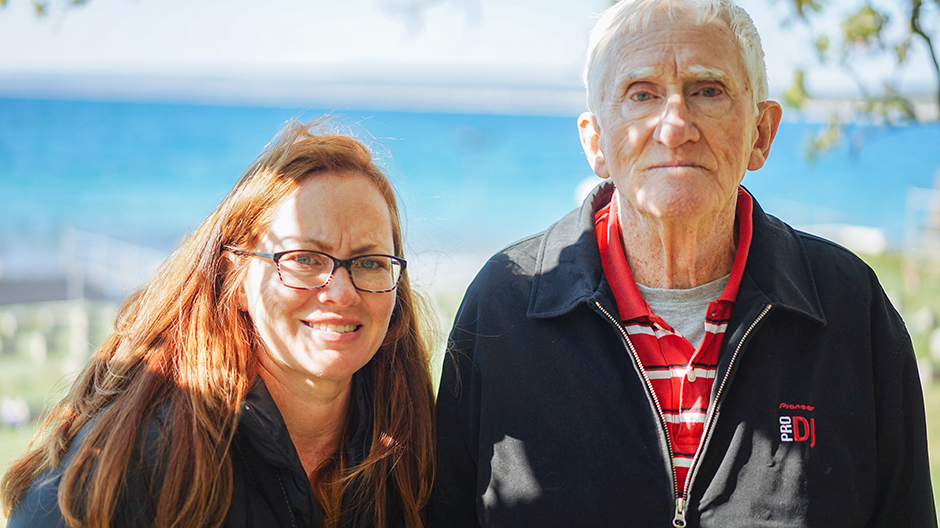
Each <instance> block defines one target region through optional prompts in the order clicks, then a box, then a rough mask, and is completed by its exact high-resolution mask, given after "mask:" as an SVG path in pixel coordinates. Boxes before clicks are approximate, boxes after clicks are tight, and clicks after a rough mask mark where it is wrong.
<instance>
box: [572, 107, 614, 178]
mask: <svg viewBox="0 0 940 528" xmlns="http://www.w3.org/2000/svg"><path fill="white" fill-rule="evenodd" d="M578 133H579V134H580V135H581V148H583V149H584V155H585V156H587V161H588V164H589V165H590V166H591V168H592V169H594V174H597V175H598V176H600V177H601V178H604V179H607V178H609V177H610V173H609V172H607V164H606V163H605V160H604V153H603V152H601V149H600V139H601V129H600V127H599V126H598V125H597V117H596V116H595V115H594V114H593V113H591V112H584V113H583V114H581V115H580V116H579V117H578Z"/></svg>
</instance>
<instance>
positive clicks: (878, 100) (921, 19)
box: [775, 0, 940, 157]
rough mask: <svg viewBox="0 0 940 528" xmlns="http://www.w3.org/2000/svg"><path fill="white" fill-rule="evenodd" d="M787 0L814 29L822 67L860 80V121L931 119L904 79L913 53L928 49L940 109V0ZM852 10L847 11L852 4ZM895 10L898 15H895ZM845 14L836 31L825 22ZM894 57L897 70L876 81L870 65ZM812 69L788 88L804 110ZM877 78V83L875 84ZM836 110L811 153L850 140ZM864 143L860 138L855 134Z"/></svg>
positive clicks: (787, 98)
mask: <svg viewBox="0 0 940 528" xmlns="http://www.w3.org/2000/svg"><path fill="white" fill-rule="evenodd" d="M775 1H778V2H779V1H784V2H787V3H788V4H789V5H790V7H791V9H792V13H793V15H794V17H795V18H796V19H797V20H799V21H800V22H801V23H803V24H806V25H807V26H808V27H810V28H811V30H812V31H813V33H814V37H813V46H814V47H815V50H816V58H817V60H818V62H819V64H820V65H822V66H824V67H826V68H836V69H838V70H840V71H842V72H844V73H845V74H847V76H848V77H849V78H850V79H852V81H853V82H854V83H855V85H856V87H857V90H858V96H859V102H858V103H857V104H856V105H855V108H854V110H855V115H854V116H852V117H854V118H855V120H856V121H861V122H862V123H866V122H867V123H869V124H872V125H895V124H900V123H904V122H910V121H914V120H918V119H920V120H925V119H927V118H928V117H927V116H924V115H918V114H917V111H916V107H915V105H914V103H913V101H912V100H911V97H910V94H904V93H902V90H901V88H900V79H901V76H902V74H903V73H904V72H905V71H907V70H908V69H909V68H910V67H911V61H910V57H911V51H912V50H913V49H914V48H915V47H918V46H919V47H921V49H922V50H924V51H925V52H926V53H927V55H928V57H929V59H930V61H931V63H932V65H933V84H932V92H931V93H930V97H931V98H932V99H933V105H936V108H937V109H938V110H937V111H940V60H938V55H937V54H938V51H940V50H938V49H937V42H936V37H937V34H938V32H940V0H890V2H891V3H890V4H888V5H882V6H878V5H876V4H875V3H874V2H873V1H872V0H858V1H853V2H851V3H846V2H842V3H839V4H837V3H835V2H833V1H832V0H828V1H827V0H775ZM847 5H848V6H849V7H850V10H849V11H847V12H846V11H843V10H844V9H845V7H846V6H847ZM892 14H893V16H892ZM833 17H841V20H840V21H839V24H838V26H837V27H835V29H833V25H832V24H829V30H828V31H826V30H819V29H816V28H819V27H822V26H824V24H822V23H821V22H823V21H824V20H829V21H832V20H833ZM878 59H881V60H888V61H890V62H891V63H892V65H893V72H892V74H891V75H890V76H889V77H888V78H885V79H873V78H872V75H871V72H870V71H868V68H869V66H870V65H871V63H872V61H874V60H878ZM807 75H808V74H807V73H806V72H804V71H802V70H798V71H795V72H794V74H793V80H792V81H791V84H790V86H789V87H788V88H787V90H786V91H785V92H784V96H783V102H784V104H786V105H789V106H792V107H795V108H802V107H803V106H804V105H805V104H806V103H807V102H808V101H810V100H812V99H813V97H812V95H811V94H810V93H809V92H808V91H807V89H806V81H807ZM873 82H874V83H875V84H873ZM845 118H846V116H839V115H836V114H834V115H833V116H832V117H831V119H830V122H829V124H828V126H827V127H826V128H824V129H823V130H821V131H820V133H819V134H818V135H817V136H816V137H815V138H813V139H812V140H811V142H810V144H809V145H808V155H809V156H810V157H812V156H814V155H815V154H817V153H818V152H820V151H822V150H826V149H828V148H831V147H832V146H834V145H836V144H839V143H840V142H842V141H843V140H844V130H845V128H846V127H845V126H844V121H843V120H844V119H845ZM929 118H930V119H935V118H936V115H934V116H931V117H929ZM853 143H858V138H853Z"/></svg>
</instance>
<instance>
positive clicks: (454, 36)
mask: <svg viewBox="0 0 940 528" xmlns="http://www.w3.org/2000/svg"><path fill="white" fill-rule="evenodd" d="M56 1H59V2H61V3H65V2H63V1H62V0H53V5H54V6H55V5H59V4H56V3H55V2H56ZM839 1H840V0H836V2H837V4H838V2H839ZM841 1H842V2H845V1H847V0H841ZM424 2H425V3H427V4H428V7H427V8H426V9H424V10H422V14H421V16H408V15H407V11H406V9H405V8H406V6H407V5H408V4H413V3H415V0H410V1H409V0H264V1H261V0H199V1H196V2H193V1H191V0H90V1H89V3H88V4H87V5H85V6H83V7H80V8H72V9H67V10H63V9H55V8H54V9H53V10H52V12H51V14H50V15H49V16H47V17H44V18H38V17H36V16H35V15H34V14H33V13H32V8H31V7H30V5H29V2H28V1H27V0H8V2H7V6H6V7H5V8H3V9H2V10H0V94H3V93H6V94H11V93H12V94H19V95H24V94H25V95H30V94H31V93H34V94H38V95H42V93H43V90H46V91H48V90H53V92H54V91H55V90H56V89H59V90H62V91H64V92H68V91H71V92H73V93H78V94H80V95H82V96H94V94H95V92H96V91H97V92H100V93H101V94H103V95H102V97H104V98H107V97H109V95H114V94H123V95H124V96H132V95H133V94H135V93H136V94H138V95H139V96H141V97H143V98H148V97H150V98H159V96H160V94H161V93H172V94H174V96H176V97H184V98H185V96H186V94H187V93H188V94H190V95H192V96H193V97H195V98H197V99H198V98H199V96H200V95H201V96H203V97H206V96H218V97H222V96H227V97H229V98H230V99H232V100H238V99H239V98H244V99H251V100H254V101H256V102H261V101H264V100H265V99H270V100H272V101H274V102H276V100H278V99H279V98H280V99H282V100H285V101H288V100H289V99H290V98H291V96H294V95H296V96H299V97H305V96H310V95H311V93H314V94H316V95H317V96H318V97H320V98H321V99H325V100H329V99H330V98H331V97H337V98H339V99H343V97H345V98H346V99H347V100H352V102H353V104H355V102H356V98H357V97H359V98H369V97H372V98H378V99H379V100H380V101H386V102H388V101H392V100H400V99H407V98H409V97H410V98H411V99H414V100H416V101H417V102H418V103H422V102H423V103H424V104H426V105H430V106H432V107H433V106H435V105H440V106H442V107H445V106H447V100H448V99H451V100H454V101H460V100H462V99H461V98H463V100H465V99H467V98H468V97H470V98H471V99H474V100H477V101H478V100H480V99H486V98H488V99H491V100H493V101H495V102H494V103H493V104H497V105H498V104H503V105H508V106H511V105H512V104H514V101H515V103H526V102H528V104H534V103H533V101H534V100H537V96H536V95H533V94H534V93H535V92H533V91H532V90H536V91H537V90H544V89H548V90H549V91H550V92H551V94H550V96H545V97H546V99H545V101H543V102H544V106H546V107H550V106H552V105H558V106H561V107H568V106H576V105H580V104H581V98H580V95H579V90H580V84H579V75H580V70H581V67H582V63H583V55H584V49H585V46H586V42H587V36H588V32H589V31H590V27H591V26H592V25H593V15H594V14H595V13H597V12H599V11H601V10H602V9H604V8H605V7H606V6H607V5H609V0H436V1H435V0H424ZM741 3H742V5H743V6H744V7H745V8H746V9H747V10H748V11H749V12H750V13H751V15H752V17H753V18H754V19H755V23H756V24H757V26H758V29H759V31H760V32H761V35H762V37H763V39H764V47H765V51H766V54H767V62H768V69H769V74H770V81H771V91H772V93H774V94H779V93H780V92H782V90H783V89H784V88H785V87H786V84H787V83H788V81H789V78H790V72H791V71H792V69H793V68H794V67H807V66H810V65H811V64H812V60H811V52H810V51H809V50H808V49H807V48H806V47H805V46H802V45H801V43H802V42H805V40H806V38H805V35H806V34H807V30H806V28H803V27H802V26H800V25H793V26H791V27H790V28H789V29H786V30H784V29H781V28H780V26H779V23H778V21H779V20H781V19H782V18H784V17H785V16H786V6H785V4H784V3H783V2H782V1H776V2H774V1H773V0H743V1H742V2H741ZM918 60H922V61H924V65H925V66H924V67H922V68H920V67H918V68H913V70H914V71H915V75H909V76H908V77H905V82H906V85H907V86H910V87H913V88H918V87H922V86H927V85H928V84H929V83H930V82H931V77H930V76H931V74H930V70H929V68H928V67H926V58H925V57H919V58H918ZM873 67H874V69H875V70H878V71H887V65H886V64H875V65H874V66H873ZM918 71H919V72H920V73H916V72H918ZM63 75H64V76H78V77H79V78H84V79H85V80H84V81H81V82H79V81H73V82H71V83H64V84H63V81H62V77H60V76H63ZM49 76H52V77H49ZM89 76H90V77H91V78H89ZM141 76H143V77H144V78H145V79H146V80H143V81H140V80H138V81H133V82H132V81H128V78H129V77H135V78H137V77H141ZM812 79H813V84H811V85H810V88H811V89H813V90H814V92H815V93H817V94H821V95H841V94H840V92H844V91H845V88H846V87H847V86H850V83H849V82H848V81H847V78H846V77H844V76H842V75H840V74H838V73H837V72H833V71H832V70H831V69H830V70H828V71H827V70H820V71H816V72H815V75H814V76H813V77H812ZM43 85H45V87H44V88H43ZM363 85H367V86H368V88H365V89H361V92H357V91H356V90H357V88H356V87H360V88H361V87H362V86H363ZM376 85H378V86H376ZM413 85H425V86H426V85H432V86H434V87H435V89H434V90H426V91H421V90H413V89H410V88H405V87H411V86H413ZM441 86H448V87H450V89H451V91H447V90H443V89H441V88H440V87H441ZM504 87H514V90H515V91H514V92H512V93H508V92H506V91H505V90H502V91H501V88H504ZM488 88H489V89H490V91H489V92H487V91H486V90H487V89H488ZM461 90H463V91H461ZM470 92H472V93H473V95H472V97H471V96H468V93H470ZM65 95H68V93H65ZM543 96H544V94H543ZM501 98H502V99H501ZM437 99H440V100H437ZM535 106H537V105H535Z"/></svg>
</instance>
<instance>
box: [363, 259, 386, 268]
mask: <svg viewBox="0 0 940 528" xmlns="http://www.w3.org/2000/svg"><path fill="white" fill-rule="evenodd" d="M356 265H357V266H358V267H359V268H362V269H364V270H366V271H376V270H380V269H384V268H385V267H386V266H385V264H384V262H383V261H382V259H377V258H367V259H362V260H359V261H357V262H356Z"/></svg>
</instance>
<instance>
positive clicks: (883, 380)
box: [870, 288, 937, 528]
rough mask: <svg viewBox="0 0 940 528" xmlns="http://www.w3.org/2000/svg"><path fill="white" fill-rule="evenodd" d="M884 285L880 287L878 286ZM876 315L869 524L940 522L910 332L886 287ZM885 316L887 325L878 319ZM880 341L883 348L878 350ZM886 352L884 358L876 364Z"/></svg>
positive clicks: (915, 524) (874, 318) (934, 524)
mask: <svg viewBox="0 0 940 528" xmlns="http://www.w3.org/2000/svg"><path fill="white" fill-rule="evenodd" d="M879 291H880V288H879ZM878 304H879V303H876V306H875V310H877V311H880V312H881V313H882V314H886V315H882V316H881V317H880V318H879V317H873V321H875V327H874V328H873V344H874V345H875V347H876V349H875V357H876V364H875V365H874V367H875V372H876V378H880V379H876V384H875V390H876V391H878V392H880V394H876V395H875V397H876V401H877V405H878V408H877V413H878V416H877V420H876V423H877V440H878V450H877V453H878V460H877V468H878V478H877V482H878V484H877V486H878V489H877V499H876V505H875V508H874V512H873V513H874V515H873V517H872V522H871V524H870V526H876V527H884V528H889V527H891V528H897V527H901V526H909V527H912V528H913V527H918V528H919V527H930V526H934V527H935V526H937V513H936V509H935V506H934V497H933V489H932V487H931V481H930V463H929V460H928V452H927V426H926V421H925V410H924V397H923V392H922V389H921V381H920V376H919V374H918V370H917V360H916V359H915V356H914V349H913V346H912V344H911V339H910V336H909V335H908V333H907V330H906V328H905V327H904V323H903V322H902V321H901V317H900V315H898V313H897V311H895V310H894V308H893V307H892V306H891V304H890V301H888V299H887V297H886V296H884V294H883V293H882V297H881V299H880V305H878ZM879 319H880V320H881V321H885V320H886V321H887V322H886V323H885V326H881V325H879V324H878V323H877V321H878V320H879ZM879 347H881V348H882V350H878V348H879ZM880 358H884V359H883V361H884V362H885V364H880V365H879V364H878V362H879V361H880Z"/></svg>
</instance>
